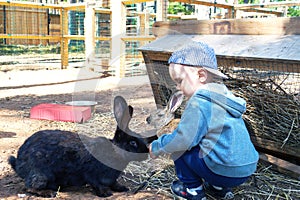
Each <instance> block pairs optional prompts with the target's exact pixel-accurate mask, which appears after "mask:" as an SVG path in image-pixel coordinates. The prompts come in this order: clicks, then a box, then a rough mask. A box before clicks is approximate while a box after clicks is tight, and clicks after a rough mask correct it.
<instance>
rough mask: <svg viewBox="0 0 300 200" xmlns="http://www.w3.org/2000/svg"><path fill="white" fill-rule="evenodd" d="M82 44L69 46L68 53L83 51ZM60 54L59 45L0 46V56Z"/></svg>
mask: <svg viewBox="0 0 300 200" xmlns="http://www.w3.org/2000/svg"><path fill="white" fill-rule="evenodd" d="M84 48H85V47H84V44H77V45H69V52H70V53H72V52H74V53H75V52H77V53H78V52H80V53H83V52H84V51H85V49H84ZM21 54H40V55H42V54H60V45H36V46H34V45H4V44H0V55H21Z"/></svg>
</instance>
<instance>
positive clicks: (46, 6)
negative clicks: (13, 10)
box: [0, 0, 62, 9]
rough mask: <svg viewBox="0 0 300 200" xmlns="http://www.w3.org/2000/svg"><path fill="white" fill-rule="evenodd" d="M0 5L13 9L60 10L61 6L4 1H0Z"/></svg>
mask: <svg viewBox="0 0 300 200" xmlns="http://www.w3.org/2000/svg"><path fill="white" fill-rule="evenodd" d="M0 5H2V6H14V7H24V8H43V9H46V8H53V9H60V8H61V7H62V6H61V5H58V4H48V3H47V4H44V3H32V2H24V1H6V0H0Z"/></svg>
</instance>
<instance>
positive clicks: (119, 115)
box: [114, 96, 133, 130]
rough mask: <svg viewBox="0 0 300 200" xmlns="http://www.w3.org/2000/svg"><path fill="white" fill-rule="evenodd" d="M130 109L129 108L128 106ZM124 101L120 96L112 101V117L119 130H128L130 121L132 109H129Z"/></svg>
mask: <svg viewBox="0 0 300 200" xmlns="http://www.w3.org/2000/svg"><path fill="white" fill-rule="evenodd" d="M130 107H131V106H130ZM130 107H129V106H128V105H127V103H126V101H125V99H124V98H123V97H121V96H116V97H115V99H114V115H115V119H116V121H117V124H118V127H119V128H120V129H121V130H126V129H127V128H128V124H129V121H130V120H131V117H132V113H133V108H132V107H131V108H130Z"/></svg>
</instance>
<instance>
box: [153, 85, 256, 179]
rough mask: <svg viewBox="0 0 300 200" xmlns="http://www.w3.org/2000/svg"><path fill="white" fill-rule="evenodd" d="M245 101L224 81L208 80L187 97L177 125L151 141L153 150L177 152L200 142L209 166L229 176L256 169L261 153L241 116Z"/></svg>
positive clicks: (246, 174) (218, 172)
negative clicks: (213, 81)
mask: <svg viewBox="0 0 300 200" xmlns="http://www.w3.org/2000/svg"><path fill="white" fill-rule="evenodd" d="M245 111H246V102H245V100H244V99H242V98H240V97H236V96H234V95H233V94H232V93H231V92H230V91H229V90H228V89H227V88H226V86H225V85H223V84H216V83H209V84H205V85H204V86H202V87H201V88H199V90H197V91H196V92H195V93H194V94H193V96H192V97H191V98H190V99H189V100H188V102H187V104H186V107H185V110H184V112H183V114H182V116H181V120H180V123H179V124H178V126H177V128H176V129H175V130H174V131H173V132H172V133H170V134H164V135H162V136H161V137H159V138H158V139H157V140H155V141H153V142H152V153H153V154H154V155H156V156H158V155H160V154H163V153H174V152H179V151H186V150H190V149H191V148H192V147H195V146H196V145H199V146H200V151H201V152H200V153H199V156H203V159H204V162H205V163H206V165H207V167H208V168H209V169H210V170H211V171H213V172H214V173H216V174H219V175H223V176H227V177H246V176H250V175H251V174H253V173H254V172H255V170H256V165H257V161H258V153H257V151H256V150H255V148H254V146H253V144H252V142H251V140H250V136H249V133H248V131H247V128H246V126H245V124H244V121H243V119H242V114H243V113H244V112H245Z"/></svg>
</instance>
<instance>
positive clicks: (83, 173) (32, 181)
mask: <svg viewBox="0 0 300 200" xmlns="http://www.w3.org/2000/svg"><path fill="white" fill-rule="evenodd" d="M132 113H133V108H132V107H131V106H127V103H126V101H125V100H124V99H123V98H122V97H120V96H117V97H116V98H115V99H114V115H115V119H116V121H117V129H116V131H115V135H114V137H113V139H108V138H105V137H97V138H89V137H87V136H82V135H79V134H77V133H73V132H69V131H61V130H43V131H38V132H36V133H34V134H33V135H32V136H31V137H29V138H28V139H27V140H26V141H25V142H24V144H23V145H22V146H21V147H20V149H19V151H18V155H17V158H15V157H14V156H10V158H9V159H8V161H9V163H10V164H11V166H12V168H13V169H14V170H15V171H16V173H17V174H18V175H19V176H20V177H21V178H23V179H24V180H25V187H26V189H27V190H28V191H30V192H34V193H36V194H39V195H42V196H49V195H50V194H51V196H53V195H54V194H55V192H53V190H54V191H57V190H58V188H59V187H64V186H82V185H85V184H89V185H90V186H92V188H93V189H94V191H95V192H96V195H98V196H101V197H106V196H110V195H112V192H111V191H119V192H123V191H126V190H128V189H127V188H126V187H125V186H123V185H121V184H119V183H118V182H117V178H118V177H119V175H120V174H121V172H122V171H123V170H124V169H125V168H126V166H127V164H128V163H129V162H130V161H134V160H135V161H141V160H145V159H147V157H148V154H147V153H148V148H147V143H146V141H147V139H146V138H142V137H141V136H140V135H138V134H137V133H134V132H133V131H131V130H130V129H129V128H128V124H129V121H130V119H131V117H132ZM49 192H50V193H49Z"/></svg>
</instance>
